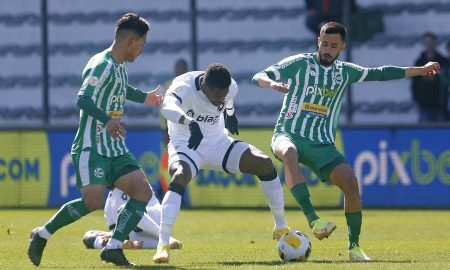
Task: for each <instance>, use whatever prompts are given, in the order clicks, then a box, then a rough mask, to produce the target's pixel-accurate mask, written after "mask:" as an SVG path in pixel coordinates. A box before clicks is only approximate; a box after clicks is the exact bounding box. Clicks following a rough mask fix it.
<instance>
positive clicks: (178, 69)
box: [174, 58, 188, 77]
mask: <svg viewBox="0 0 450 270" xmlns="http://www.w3.org/2000/svg"><path fill="white" fill-rule="evenodd" d="M174 72H175V77H176V76H179V75H181V74H184V73H186V72H188V63H187V62H186V60H184V59H183V58H180V59H178V60H177V61H176V62H175V70H174Z"/></svg>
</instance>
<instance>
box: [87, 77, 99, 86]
mask: <svg viewBox="0 0 450 270" xmlns="http://www.w3.org/2000/svg"><path fill="white" fill-rule="evenodd" d="M88 83H89V85H92V86H97V85H98V77H96V76H91V77H89V79H88Z"/></svg>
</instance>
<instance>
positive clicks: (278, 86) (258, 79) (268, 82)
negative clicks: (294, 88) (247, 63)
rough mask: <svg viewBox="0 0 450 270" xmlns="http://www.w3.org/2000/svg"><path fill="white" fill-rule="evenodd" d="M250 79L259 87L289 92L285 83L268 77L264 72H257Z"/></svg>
mask: <svg viewBox="0 0 450 270" xmlns="http://www.w3.org/2000/svg"><path fill="white" fill-rule="evenodd" d="M252 81H253V83H255V84H256V85H258V86H259V87H261V88H267V87H270V88H272V89H273V90H275V91H278V92H281V93H284V94H286V93H288V92H289V86H288V85H287V84H285V83H282V82H276V81H274V80H272V79H270V78H269V77H268V76H267V74H265V73H264V72H259V73H257V74H256V75H255V76H253V79H252Z"/></svg>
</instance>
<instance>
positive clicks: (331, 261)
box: [308, 260, 413, 264]
mask: <svg viewBox="0 0 450 270" xmlns="http://www.w3.org/2000/svg"><path fill="white" fill-rule="evenodd" d="M308 262H309V263H319V264H320V263H323V264H326V263H356V264H359V263H362V264H366V263H412V262H413V261H412V260H371V261H369V262H352V261H349V260H309V261H308Z"/></svg>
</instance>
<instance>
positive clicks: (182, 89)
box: [166, 71, 238, 144]
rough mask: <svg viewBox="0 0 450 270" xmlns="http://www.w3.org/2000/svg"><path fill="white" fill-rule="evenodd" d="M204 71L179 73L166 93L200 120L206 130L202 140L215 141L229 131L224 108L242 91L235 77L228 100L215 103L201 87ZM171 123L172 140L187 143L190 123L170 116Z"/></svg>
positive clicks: (195, 118) (184, 110) (169, 127)
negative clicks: (175, 119)
mask: <svg viewBox="0 0 450 270" xmlns="http://www.w3.org/2000/svg"><path fill="white" fill-rule="evenodd" d="M204 73H205V72H204V71H192V72H188V73H185V74H182V75H180V76H178V77H176V78H175V79H174V80H173V82H172V84H171V86H170V87H169V89H168V90H167V93H166V97H171V96H173V97H175V98H176V99H177V100H178V102H179V106H180V108H181V110H182V111H183V112H184V113H185V114H186V115H187V116H189V117H191V118H192V119H194V120H195V121H196V122H197V123H198V124H199V126H200V130H201V131H202V134H203V141H202V144H204V143H205V142H208V141H209V142H214V141H215V139H217V138H221V137H223V135H228V131H227V129H226V128H225V123H224V118H223V112H224V110H225V108H227V105H230V104H231V106H232V104H233V98H234V97H235V96H236V95H237V93H238V86H237V83H236V81H235V80H234V79H231V85H230V87H229V91H228V94H227V96H226V97H225V101H224V103H223V104H222V105H220V106H214V105H213V104H212V103H211V102H210V101H209V99H208V97H207V96H206V95H205V94H204V93H203V91H202V90H201V89H200V81H201V79H202V78H203V77H202V76H203V75H204ZM167 126H168V129H169V136H170V140H171V141H173V142H183V143H184V142H187V141H188V140H189V137H190V132H189V126H188V125H185V124H180V123H178V122H173V121H170V120H168V121H167Z"/></svg>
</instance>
